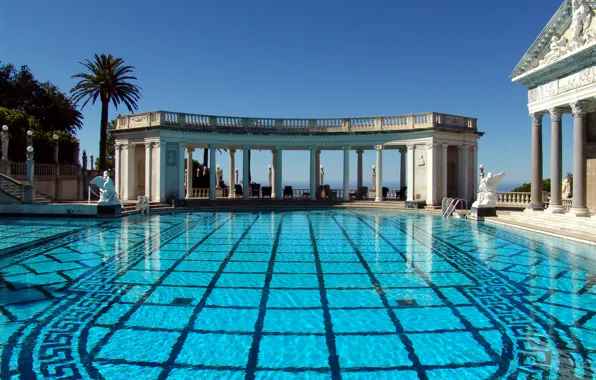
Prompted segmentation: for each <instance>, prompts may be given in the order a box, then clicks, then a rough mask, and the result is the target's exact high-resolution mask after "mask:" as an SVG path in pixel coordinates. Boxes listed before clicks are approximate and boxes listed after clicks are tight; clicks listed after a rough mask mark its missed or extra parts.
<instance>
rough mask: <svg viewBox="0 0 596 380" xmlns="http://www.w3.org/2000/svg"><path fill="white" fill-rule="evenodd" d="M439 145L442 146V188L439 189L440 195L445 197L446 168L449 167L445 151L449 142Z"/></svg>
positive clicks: (447, 149)
mask: <svg viewBox="0 0 596 380" xmlns="http://www.w3.org/2000/svg"><path fill="white" fill-rule="evenodd" d="M441 146H442V147H443V151H442V162H441V172H442V181H441V184H442V185H443V188H442V189H441V196H442V197H443V198H446V197H447V173H448V171H447V169H448V168H449V165H448V164H449V162H448V161H449V159H448V158H447V157H448V155H447V152H448V151H449V144H441Z"/></svg>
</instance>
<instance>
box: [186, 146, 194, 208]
mask: <svg viewBox="0 0 596 380" xmlns="http://www.w3.org/2000/svg"><path fill="white" fill-rule="evenodd" d="M194 151H195V148H190V147H187V148H186V198H187V199H188V198H192V197H193V193H192V188H193V185H192V182H193V178H194V173H193V170H192V167H193V165H192V154H193V152H194Z"/></svg>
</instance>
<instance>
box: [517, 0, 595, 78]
mask: <svg viewBox="0 0 596 380" xmlns="http://www.w3.org/2000/svg"><path fill="white" fill-rule="evenodd" d="M594 10H596V0H565V1H563V4H561V6H560V7H559V9H558V10H557V12H555V15H554V16H553V17H552V18H551V20H550V21H549V22H548V24H547V25H546V27H545V28H544V29H543V30H542V32H541V33H540V35H539V36H538V38H537V39H536V40H535V41H534V43H533V44H532V45H531V46H530V48H529V49H528V51H527V52H526V54H524V56H523V57H522V59H521V61H520V62H519V63H518V65H517V66H516V68H515V69H514V71H513V74H512V75H511V78H512V79H513V80H514V81H517V80H518V79H519V78H521V77H526V76H528V75H530V74H532V73H534V72H542V71H549V70H550V71H553V70H555V69H557V67H558V68H562V69H563V70H565V68H570V65H569V64H566V63H565V62H566V61H569V62H572V61H578V59H577V57H576V56H579V55H581V54H583V53H585V52H586V51H591V50H593V48H596V13H595V12H594ZM569 62H567V63H569ZM520 81H521V82H524V81H523V80H520ZM525 84H526V83H525Z"/></svg>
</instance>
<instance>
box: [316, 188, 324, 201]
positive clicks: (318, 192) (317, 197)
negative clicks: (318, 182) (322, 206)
mask: <svg viewBox="0 0 596 380" xmlns="http://www.w3.org/2000/svg"><path fill="white" fill-rule="evenodd" d="M321 198H323V186H319V187H318V188H317V194H316V199H321Z"/></svg>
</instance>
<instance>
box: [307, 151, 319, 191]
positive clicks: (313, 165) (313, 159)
mask: <svg viewBox="0 0 596 380" xmlns="http://www.w3.org/2000/svg"><path fill="white" fill-rule="evenodd" d="M308 149H309V151H310V200H311V201H314V200H316V199H317V173H318V168H317V147H316V146H310V147H309V148H308Z"/></svg>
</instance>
